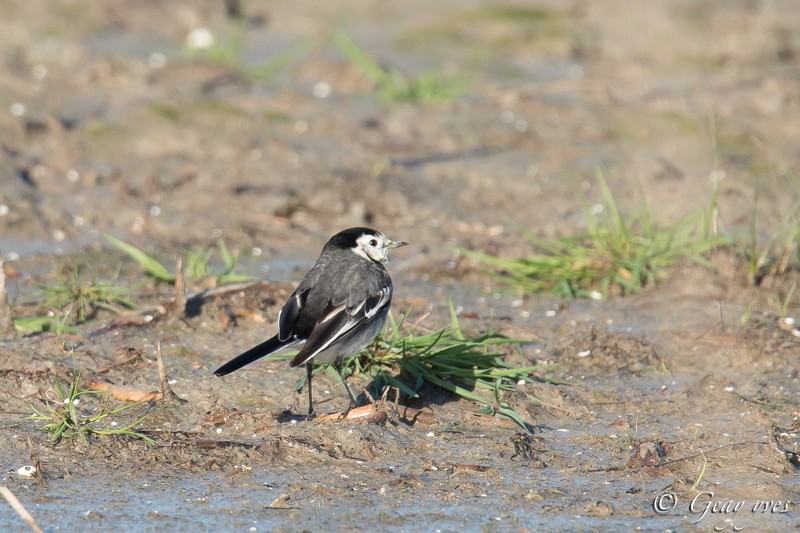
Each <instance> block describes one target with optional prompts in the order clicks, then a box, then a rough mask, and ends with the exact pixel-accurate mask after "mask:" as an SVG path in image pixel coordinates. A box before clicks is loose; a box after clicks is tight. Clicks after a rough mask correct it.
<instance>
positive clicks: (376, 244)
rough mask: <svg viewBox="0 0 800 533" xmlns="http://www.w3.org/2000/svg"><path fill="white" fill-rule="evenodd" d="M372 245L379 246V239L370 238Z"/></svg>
mask: <svg viewBox="0 0 800 533" xmlns="http://www.w3.org/2000/svg"><path fill="white" fill-rule="evenodd" d="M369 245H370V246H378V239H370V240H369Z"/></svg>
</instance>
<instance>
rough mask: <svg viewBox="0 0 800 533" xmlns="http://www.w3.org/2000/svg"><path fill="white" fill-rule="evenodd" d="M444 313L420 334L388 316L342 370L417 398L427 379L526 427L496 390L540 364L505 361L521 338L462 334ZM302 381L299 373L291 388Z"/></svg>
mask: <svg viewBox="0 0 800 533" xmlns="http://www.w3.org/2000/svg"><path fill="white" fill-rule="evenodd" d="M450 312H451V324H450V326H449V327H447V328H444V329H441V330H439V331H436V332H433V333H428V334H424V335H417V334H415V333H413V332H411V331H403V328H402V324H403V323H404V322H405V317H404V318H403V319H402V320H401V321H400V323H398V322H397V321H395V320H394V318H393V317H392V316H391V315H390V316H389V320H388V328H387V329H386V330H385V331H384V333H383V334H381V335H380V336H379V337H378V338H377V339H376V340H375V342H374V343H373V344H372V345H371V346H370V347H369V348H367V349H365V350H364V351H362V352H361V355H360V356H359V357H354V358H351V359H349V360H346V361H345V364H344V367H343V373H344V374H345V375H357V376H359V377H360V378H362V379H367V380H372V381H373V382H374V383H375V384H376V386H377V387H378V389H379V390H381V389H382V388H383V387H384V386H390V387H396V388H398V389H399V390H400V391H401V392H402V393H404V394H405V395H407V396H409V397H411V398H418V397H419V391H420V389H421V387H422V386H423V385H424V384H425V383H428V384H430V385H434V386H436V387H440V388H442V389H445V390H447V391H449V392H451V393H453V394H455V395H457V396H460V397H461V398H464V399H466V400H469V401H472V402H475V403H477V404H479V405H480V406H481V409H480V410H479V412H480V413H483V414H491V415H496V416H501V417H504V418H508V419H510V420H513V421H514V422H515V423H517V424H518V425H519V426H520V427H521V428H523V429H524V430H525V431H526V432H530V428H531V426H530V424H529V423H528V422H526V421H525V420H524V418H523V416H522V415H521V414H520V413H518V412H517V411H515V410H514V408H513V407H511V406H510V405H509V404H508V403H506V402H505V401H503V398H502V393H503V392H505V391H512V390H514V389H515V387H516V383H517V382H518V381H519V380H522V379H529V378H530V376H531V374H533V373H535V372H537V371H541V370H542V368H543V367H542V366H541V365H529V366H514V365H512V364H510V363H508V362H507V361H506V360H505V359H504V357H505V356H506V355H507V352H508V351H509V349H515V350H518V349H519V348H520V346H521V345H522V344H523V341H520V340H516V339H511V338H508V337H505V336H503V335H500V334H499V333H495V332H489V333H485V334H483V335H478V336H474V337H471V336H468V335H466V334H465V333H464V331H463V330H462V329H461V326H460V325H459V323H458V317H457V316H456V312H455V309H454V308H453V307H452V305H451V307H450ZM406 316H407V314H406ZM283 357H291V355H285V356H283ZM322 368H327V369H328V370H330V372H331V376H332V377H333V378H334V379H336V380H338V379H339V376H338V374H337V373H336V371H335V370H333V368H331V367H330V366H328V365H322V366H318V367H317V368H316V369H315V372H318V371H320V370H322ZM539 379H545V380H546V381H551V380H547V379H546V378H539ZM305 382H306V380H305V377H303V378H302V379H301V380H300V381H299V382H298V384H297V386H296V390H300V389H301V388H302V387H303V386H304V385H305ZM552 382H553V383H556V382H555V381H552ZM479 391H485V393H481V392H479ZM487 393H488V394H487Z"/></svg>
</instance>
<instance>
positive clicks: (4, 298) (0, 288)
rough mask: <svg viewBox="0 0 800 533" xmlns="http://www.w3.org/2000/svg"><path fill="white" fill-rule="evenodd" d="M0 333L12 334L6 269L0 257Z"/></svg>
mask: <svg viewBox="0 0 800 533" xmlns="http://www.w3.org/2000/svg"><path fill="white" fill-rule="evenodd" d="M0 335H2V336H3V337H11V336H13V335H14V317H13V316H12V314H11V308H10V307H9V306H8V294H7V293H6V271H5V265H3V260H2V259H0Z"/></svg>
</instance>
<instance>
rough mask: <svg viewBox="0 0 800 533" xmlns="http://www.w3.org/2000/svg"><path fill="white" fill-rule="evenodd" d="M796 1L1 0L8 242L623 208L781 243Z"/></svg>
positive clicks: (461, 228)
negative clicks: (606, 198) (692, 219)
mask: <svg viewBox="0 0 800 533" xmlns="http://www.w3.org/2000/svg"><path fill="white" fill-rule="evenodd" d="M799 28H800V10H798V9H796V5H795V3H794V2H793V1H792V0H785V1H780V0H775V1H755V0H742V1H739V0H735V1H729V0H724V1H723V0H705V1H696V0H672V1H663V2H646V3H642V2H633V1H629V0H610V1H605V2H588V1H574V2H561V1H547V0H542V1H536V2H514V1H511V0H509V1H504V2H479V1H474V2H448V1H442V2H416V1H410V2H402V3H397V2H385V1H367V2H364V1H352V2H349V1H337V2H324V3H319V2H306V1H304V0H295V1H292V2H283V1H280V0H276V1H270V2H267V1H254V0H250V1H248V0H240V1H235V0H230V1H227V2H223V1H221V0H217V1H210V0H209V1H138V0H137V1H130V0H113V1H107V2H91V1H81V0H62V1H56V2H53V1H46V0H31V1H26V2H4V3H2V4H0V61H2V64H3V69H2V74H1V75H0V135H1V136H2V137H1V138H0V147H1V148H2V150H0V158H2V164H0V172H2V177H1V178H0V179H1V180H2V187H1V188H0V249H1V251H0V253H2V255H3V256H4V257H6V258H9V257H10V258H12V259H13V258H15V257H17V256H18V255H20V254H23V255H24V254H26V253H30V252H37V251H43V252H48V253H49V252H52V251H57V250H60V249H75V248H80V247H83V246H86V245H89V244H92V243H97V242H101V241H102V239H100V235H101V234H102V233H104V232H108V233H111V234H113V235H115V236H117V237H119V238H122V239H124V240H127V241H131V242H134V243H136V244H137V245H139V246H143V247H145V248H147V249H149V250H153V249H158V250H171V249H179V248H180V247H184V246H191V245H196V244H201V245H202V244H208V243H213V242H215V241H216V240H217V239H218V238H219V237H220V236H223V237H224V238H225V239H226V241H227V242H228V243H229V244H230V245H232V246H235V247H237V248H243V249H251V248H253V247H256V248H258V251H260V252H263V254H265V255H266V256H268V257H271V256H275V255H278V256H293V257H297V258H303V259H304V260H310V259H313V257H312V256H314V255H315V254H316V252H317V249H318V246H319V244H320V242H321V240H323V239H325V238H327V236H329V235H331V234H333V233H334V232H335V231H337V230H338V229H341V228H343V227H346V226H350V225H362V224H365V225H373V226H376V227H378V228H380V229H382V230H383V231H385V232H386V233H387V234H389V235H392V236H394V237H395V238H402V239H407V240H412V241H414V243H415V244H417V246H415V247H414V249H413V251H412V252H411V254H413V255H408V254H407V255H406V259H404V261H405V262H406V265H405V266H407V267H414V266H416V267H420V266H422V265H424V267H425V269H426V270H429V271H436V270H437V269H442V270H444V271H447V270H448V269H449V270H452V268H453V267H454V265H455V264H456V263H459V256H458V253H457V252H455V251H453V248H452V247H448V246H445V244H449V245H452V244H456V245H458V246H461V247H468V248H474V249H477V250H481V251H486V252H489V253H492V254H499V255H506V256H519V255H524V254H525V253H528V252H529V250H530V248H529V241H528V240H527V239H526V237H525V236H524V233H525V232H530V233H532V234H534V235H536V236H539V237H542V238H552V237H556V236H561V235H565V234H571V233H575V232H576V231H582V230H584V229H585V228H586V225H587V217H586V206H587V205H589V206H592V205H594V204H595V203H596V202H598V198H599V193H598V190H597V189H598V188H597V181H596V177H597V172H598V170H602V173H603V175H604V177H605V180H606V181H607V182H608V185H609V188H610V190H611V192H612V194H613V195H614V198H615V199H616V202H617V204H618V205H619V206H620V209H621V210H622V211H623V212H628V211H631V210H636V209H638V208H640V207H641V206H642V205H643V204H644V203H647V204H649V206H650V207H649V209H651V210H652V211H653V213H654V215H655V218H656V219H657V220H660V221H662V220H663V221H667V222H669V221H673V220H676V219H678V218H680V217H682V216H684V215H686V214H688V213H692V212H694V211H696V210H698V209H701V208H703V206H706V205H708V204H709V202H710V199H711V197H712V193H713V192H714V191H715V190H716V192H717V193H718V196H717V200H718V204H719V210H718V223H719V224H720V226H722V227H721V228H720V229H721V230H724V231H725V232H729V233H732V234H749V233H750V232H751V229H752V226H753V220H754V218H753V217H754V216H756V215H757V221H758V223H757V224H756V231H757V232H758V234H759V236H760V238H762V239H766V240H768V239H769V238H770V235H771V234H772V233H773V232H774V229H775V228H776V227H777V226H779V225H786V224H787V223H788V222H789V221H790V220H791V217H792V213H793V212H794V210H795V209H796V203H797V198H798V194H797V193H798V184H797V182H796V170H797V168H798V158H799V157H800V153H798V151H797V149H796V139H797V138H798V137H800V132H798V129H800V70H799V67H800V29H799Z"/></svg>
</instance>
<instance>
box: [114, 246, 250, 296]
mask: <svg viewBox="0 0 800 533" xmlns="http://www.w3.org/2000/svg"><path fill="white" fill-rule="evenodd" d="M105 238H106V241H108V243H109V244H111V245H112V246H114V247H115V248H116V249H118V250H120V251H121V252H123V253H125V254H126V255H128V257H130V258H131V259H133V260H134V261H136V262H137V263H138V264H139V267H140V268H141V269H142V270H143V271H144V273H145V275H146V276H148V277H150V278H152V279H154V280H156V281H158V282H161V283H168V284H170V285H174V284H175V274H174V273H172V272H170V270H169V269H168V268H167V267H166V266H165V265H164V264H162V263H160V262H159V261H158V260H156V259H154V258H153V257H151V256H149V255H147V254H146V253H144V252H143V251H142V250H140V249H139V248H136V247H135V246H133V245H132V244H128V243H127V242H125V241H122V240H120V239H117V238H116V237H112V236H111V235H105ZM215 256H219V258H220V260H221V261H222V266H223V268H222V271H221V272H216V271H215V270H214V269H213V268H212V267H211V262H212V259H213V258H214V257H215ZM238 261H239V257H238V256H237V255H234V254H232V253H231V252H230V250H228V247H227V246H226V245H225V241H224V240H223V239H220V240H219V241H217V247H216V250H210V249H199V250H187V251H186V261H185V264H186V265H187V270H188V272H187V274H188V278H189V279H190V280H192V281H194V282H197V283H201V284H202V283H204V282H206V281H207V280H209V279H213V280H214V284H215V285H216V286H219V285H225V284H228V283H240V282H243V281H250V280H251V279H253V278H252V276H245V275H241V274H236V272H235V270H236V266H237V263H238Z"/></svg>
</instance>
